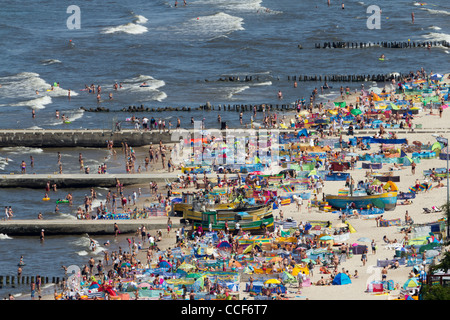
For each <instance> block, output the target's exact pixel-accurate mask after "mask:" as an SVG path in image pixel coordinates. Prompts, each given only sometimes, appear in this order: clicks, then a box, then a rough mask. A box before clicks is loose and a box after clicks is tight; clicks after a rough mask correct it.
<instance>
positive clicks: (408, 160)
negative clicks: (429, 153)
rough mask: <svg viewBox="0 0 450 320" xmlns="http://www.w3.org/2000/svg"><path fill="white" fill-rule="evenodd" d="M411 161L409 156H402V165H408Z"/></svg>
mask: <svg viewBox="0 0 450 320" xmlns="http://www.w3.org/2000/svg"><path fill="white" fill-rule="evenodd" d="M413 161H414V160H413V159H412V158H411V157H403V166H410V165H411V164H412V163H413Z"/></svg>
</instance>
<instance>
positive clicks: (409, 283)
mask: <svg viewBox="0 0 450 320" xmlns="http://www.w3.org/2000/svg"><path fill="white" fill-rule="evenodd" d="M419 286H420V284H419V278H409V279H408V280H406V282H405V283H404V284H403V287H402V288H403V289H405V290H406V289H409V288H416V287H419Z"/></svg>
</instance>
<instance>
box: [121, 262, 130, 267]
mask: <svg viewBox="0 0 450 320" xmlns="http://www.w3.org/2000/svg"><path fill="white" fill-rule="evenodd" d="M120 267H121V268H125V267H131V263H129V262H124V263H122V264H121V265H120Z"/></svg>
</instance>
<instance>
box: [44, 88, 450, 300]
mask: <svg viewBox="0 0 450 320" xmlns="http://www.w3.org/2000/svg"><path fill="white" fill-rule="evenodd" d="M356 95H357V94H355V93H352V94H351V95H350V96H349V97H347V98H346V99H345V101H347V102H353V103H354V102H355V101H356ZM336 101H341V99H340V98H339V99H337V100H336ZM449 116H450V109H446V110H444V112H443V117H442V118H439V116H438V115H436V114H435V115H429V114H425V113H423V112H422V113H420V114H419V115H415V116H414V121H413V123H414V124H413V125H415V124H421V125H422V128H423V129H424V130H425V131H426V130H427V129H430V130H428V131H429V133H426V132H423V133H420V132H418V130H415V132H414V133H410V132H409V133H399V134H398V138H400V139H401V138H407V139H408V140H409V141H410V143H411V142H412V141H420V142H422V143H424V144H426V143H428V141H430V142H431V143H434V142H435V141H436V139H435V137H433V136H432V135H431V134H432V132H433V131H434V130H436V133H438V134H439V129H443V128H445V129H447V128H448V117H449ZM355 136H358V134H357V132H356V135H355ZM347 138H348V137H346V136H344V139H347ZM137 150H138V161H139V159H140V157H142V159H141V161H143V157H145V154H146V152H147V150H148V147H142V148H138V149H137ZM372 150H374V147H373V146H372ZM355 151H356V152H358V151H357V150H355ZM118 153H119V151H118ZM359 153H360V152H359ZM389 166H390V164H384V165H383V168H382V169H381V170H375V171H378V172H388V171H389V169H388V167H389ZM151 167H152V169H151V170H152V171H156V172H162V171H163V170H162V168H161V167H160V162H159V164H157V165H156V166H151ZM442 167H446V161H443V160H440V159H438V158H437V159H422V160H421V162H420V163H418V164H417V167H416V173H415V174H414V175H413V174H412V173H411V169H410V167H406V168H404V169H402V170H399V171H394V174H395V175H400V182H397V183H396V185H397V186H398V188H399V190H400V191H403V192H408V188H409V187H411V186H412V185H413V184H414V182H415V180H416V179H420V181H423V180H424V176H423V171H424V170H428V169H431V168H442ZM142 168H143V165H142ZM348 172H350V173H351V175H352V177H353V178H354V180H355V182H358V181H360V180H365V173H366V170H365V169H362V168H361V161H359V162H358V163H357V166H356V168H355V169H354V170H350V171H348ZM443 182H444V185H445V186H444V187H441V188H434V189H433V190H431V191H429V192H427V193H424V192H421V193H419V194H417V196H416V198H415V199H413V203H412V204H411V205H398V206H397V207H396V209H395V210H393V211H388V212H385V213H384V218H385V219H389V220H390V219H401V220H402V221H404V216H405V212H406V210H408V212H409V215H410V216H411V217H412V219H413V220H414V222H415V223H416V224H422V223H427V222H432V221H436V220H438V219H440V218H442V217H443V213H431V214H424V211H423V208H425V207H427V208H431V206H441V205H443V204H444V203H445V202H446V197H447V183H446V180H445V179H444V180H443ZM137 187H139V186H134V187H131V186H130V187H126V188H125V189H126V190H132V189H133V188H137ZM142 187H143V188H148V185H147V186H142ZM162 187H163V186H162V185H160V191H161V192H163V194H165V192H166V191H165V189H164V188H162ZM342 187H344V181H336V182H333V181H327V182H326V183H325V186H324V188H323V192H324V193H326V194H337V192H338V189H340V188H342ZM126 192H127V191H126ZM319 198H320V197H319ZM146 200H147V201H153V199H149V198H145V197H143V198H141V199H140V200H139V202H138V204H137V205H138V206H139V207H140V206H141V205H142V204H143V203H144V202H145V201H146ZM281 210H283V213H284V217H286V218H287V217H292V218H293V219H294V220H296V221H297V223H299V222H300V221H308V220H321V221H331V222H332V224H333V225H336V224H337V223H339V222H340V219H339V217H338V215H337V214H336V213H331V212H322V211H319V210H318V209H317V208H312V210H311V212H309V213H308V212H307V210H306V206H305V205H303V208H302V210H301V212H298V211H297V208H296V205H295V204H291V205H288V206H283V207H282V208H281ZM274 215H275V216H278V215H279V210H278V209H277V210H274ZM365 217H368V216H365ZM178 219H179V218H175V217H174V218H173V219H172V220H174V221H178ZM348 222H349V223H350V224H351V225H352V226H353V227H354V228H355V229H356V232H355V233H351V234H350V239H349V240H348V241H345V242H346V243H348V244H349V245H351V244H353V243H358V241H357V239H359V238H361V237H368V238H369V239H374V240H375V242H376V244H377V252H376V254H372V253H371V250H370V244H369V243H361V244H366V245H368V246H369V253H368V259H367V262H366V265H365V266H363V265H362V262H361V255H354V256H353V257H351V258H349V259H347V260H346V261H345V262H342V263H341V264H340V265H339V266H338V270H339V271H340V270H342V268H344V269H345V270H348V271H349V273H350V274H352V275H353V274H354V273H355V270H357V271H358V273H359V277H358V278H357V279H354V278H352V279H351V280H352V283H351V284H349V285H342V286H315V285H312V286H310V287H305V288H303V289H302V292H301V294H297V293H296V291H297V287H296V285H288V288H287V289H288V294H287V295H286V296H287V297H288V298H289V299H295V300H297V299H298V300H303V299H309V300H319V299H320V300H390V299H393V298H395V297H396V296H397V295H398V294H399V292H400V291H399V290H394V291H391V292H390V293H389V294H387V295H375V294H372V293H365V291H366V288H367V284H368V283H369V282H370V281H374V280H381V272H380V271H381V268H380V267H377V260H378V259H380V260H384V259H386V258H387V259H392V258H394V254H395V251H393V250H388V249H386V247H385V245H384V244H383V241H382V238H383V236H387V238H388V239H391V240H393V239H397V240H398V241H401V240H402V239H403V234H401V233H400V232H399V228H398V227H396V226H391V227H377V226H376V222H375V220H374V219H373V217H372V218H368V219H365V218H363V217H360V218H351V219H349V220H348ZM174 231H175V230H174ZM173 245H175V232H171V234H170V235H167V232H165V230H164V232H163V240H162V241H161V242H160V243H159V246H160V248H161V249H163V250H164V249H166V248H167V247H170V246H173ZM145 251H146V247H144V249H143V250H142V251H141V252H140V253H139V254H138V259H140V260H141V261H145V260H146V258H145ZM410 271H411V267H406V266H401V267H400V268H399V269H396V270H392V269H389V271H388V275H387V280H393V281H394V282H395V283H398V284H399V285H400V286H402V285H403V283H404V282H405V281H406V280H407V279H408V274H409V272H410ZM321 276H322V275H321V274H320V273H319V270H318V268H317V267H316V268H315V270H314V274H313V275H312V276H310V278H311V282H312V283H314V282H316V281H317V280H319V279H320V277H321ZM323 276H324V278H327V277H328V275H323ZM240 287H241V292H240V299H242V298H244V297H248V295H247V293H245V292H243V289H244V288H245V283H242V284H241V286H240ZM43 299H53V297H50V296H46V297H43Z"/></svg>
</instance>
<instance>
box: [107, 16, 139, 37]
mask: <svg viewBox="0 0 450 320" xmlns="http://www.w3.org/2000/svg"><path fill="white" fill-rule="evenodd" d="M133 18H134V20H133V22H129V23H125V24H122V25H119V26H115V27H106V28H103V30H102V32H101V33H105V34H110V33H119V32H123V33H128V34H142V33H146V32H147V31H148V28H147V27H146V26H143V24H145V23H146V22H147V21H148V19H147V18H146V17H144V16H142V15H138V14H136V15H134V16H133Z"/></svg>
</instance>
